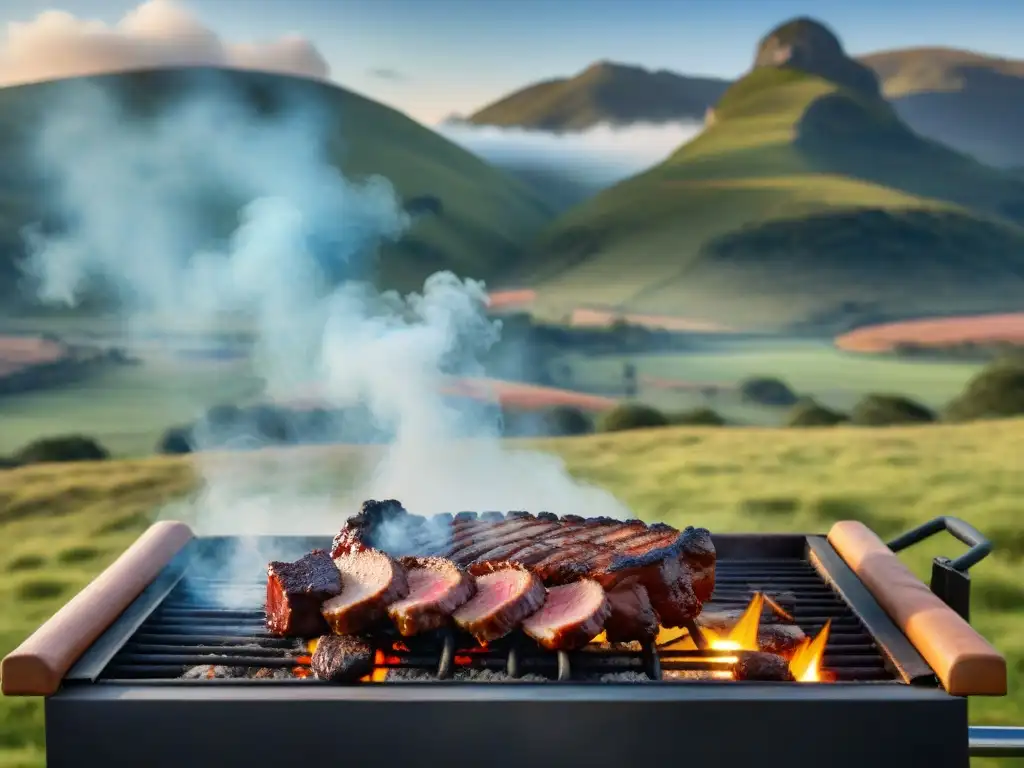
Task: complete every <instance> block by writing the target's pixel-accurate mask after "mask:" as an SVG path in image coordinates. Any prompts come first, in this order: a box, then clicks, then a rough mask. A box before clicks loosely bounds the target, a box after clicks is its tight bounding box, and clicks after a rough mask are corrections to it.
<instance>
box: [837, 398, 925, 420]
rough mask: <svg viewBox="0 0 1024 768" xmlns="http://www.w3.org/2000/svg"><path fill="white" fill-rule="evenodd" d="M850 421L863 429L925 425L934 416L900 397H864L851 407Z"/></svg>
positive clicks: (916, 404)
mask: <svg viewBox="0 0 1024 768" xmlns="http://www.w3.org/2000/svg"><path fill="white" fill-rule="evenodd" d="M850 421H851V423H853V424H857V425H858V426H863V427H887V426H892V425H896V424H927V423H929V422H932V421H935V414H934V413H933V412H932V411H931V410H929V409H928V408H926V407H925V406H923V405H921V404H920V403H915V402H914V401H913V400H911V399H910V398H907V397H903V396H902V395H866V396H865V397H863V398H862V399H861V400H860V402H858V403H857V404H856V405H855V406H854V407H853V411H852V412H851V413H850Z"/></svg>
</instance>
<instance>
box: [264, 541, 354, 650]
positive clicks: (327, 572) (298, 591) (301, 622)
mask: <svg viewBox="0 0 1024 768" xmlns="http://www.w3.org/2000/svg"><path fill="white" fill-rule="evenodd" d="M341 589H342V583H341V573H339V572H338V569H337V567H335V565H334V562H333V561H332V560H331V558H330V555H328V554H327V553H326V552H324V551H323V550H322V549H314V550H313V551H312V552H310V553H309V554H308V555H306V556H304V557H302V558H300V559H298V560H296V561H295V562H294V563H285V562H281V561H279V560H275V561H273V562H272V563H270V565H269V566H268V567H267V602H266V614H267V629H268V630H270V632H271V633H273V634H275V635H281V636H292V637H315V636H317V635H319V634H321V633H322V632H325V631H326V630H327V625H326V624H325V623H324V619H323V616H321V615H320V606H321V605H322V604H323V603H324V601H325V600H329V599H330V598H332V597H334V596H335V595H338V594H339V593H340V592H341Z"/></svg>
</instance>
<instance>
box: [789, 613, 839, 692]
mask: <svg viewBox="0 0 1024 768" xmlns="http://www.w3.org/2000/svg"><path fill="white" fill-rule="evenodd" d="M831 624H832V620H831V619H829V620H828V621H826V622H825V626H824V627H822V628H821V631H820V632H819V633H818V634H817V635H816V636H815V637H814V639H813V640H807V639H804V641H803V642H802V643H801V644H800V647H799V648H797V649H796V653H794V654H793V659H792V660H791V661H790V662H789V671H790V674H792V675H793V679H794V680H796V681H797V682H800V683H820V682H822V680H823V679H824V678H823V675H822V669H821V660H822V658H823V657H824V655H825V646H826V645H828V632H829V627H830V626H831Z"/></svg>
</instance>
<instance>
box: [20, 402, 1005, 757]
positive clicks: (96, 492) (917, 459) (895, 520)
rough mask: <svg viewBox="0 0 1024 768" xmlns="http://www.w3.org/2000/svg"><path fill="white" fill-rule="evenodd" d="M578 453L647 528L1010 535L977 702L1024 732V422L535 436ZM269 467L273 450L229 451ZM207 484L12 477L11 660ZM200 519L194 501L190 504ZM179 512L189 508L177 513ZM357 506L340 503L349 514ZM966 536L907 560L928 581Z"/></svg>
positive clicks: (997, 575) (93, 472)
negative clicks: (997, 670) (923, 526)
mask: <svg viewBox="0 0 1024 768" xmlns="http://www.w3.org/2000/svg"><path fill="white" fill-rule="evenodd" d="M520 445H527V446H530V447H534V448H541V449H543V450H546V451H551V452H555V453H557V454H559V455H560V456H562V457H564V459H565V461H566V463H567V466H568V468H569V470H570V471H571V472H572V473H573V474H574V475H575V476H577V477H578V478H580V479H583V480H586V481H589V482H593V483H595V484H598V485H601V486H603V487H606V488H608V489H610V490H611V491H613V492H614V493H616V494H617V495H619V496H620V497H621V498H622V499H623V500H624V501H625V502H626V503H628V504H629V505H630V506H631V507H632V509H633V510H635V512H636V513H637V514H638V515H639V516H641V517H643V518H644V519H646V520H650V521H654V520H663V521H667V522H669V523H673V524H677V525H683V524H698V525H705V526H708V527H709V528H711V529H712V530H717V531H805V532H807V531H810V532H825V531H827V530H828V528H829V526H830V525H831V524H832V523H833V522H834V521H836V520H841V519H858V520H862V521H864V522H865V523H867V524H868V525H870V526H871V527H872V528H873V529H874V530H875V531H876V532H878V533H879V534H880V535H882V536H883V537H885V536H890V535H893V534H895V533H898V532H900V531H902V530H904V529H906V528H908V527H910V526H912V525H913V524H914V523H916V522H921V521H924V520H925V519H929V518H931V517H933V516H935V515H940V514H955V515H958V516H960V517H962V518H964V519H966V520H968V521H970V522H971V523H973V524H975V525H976V526H977V527H978V528H980V529H981V530H982V531H983V532H985V533H986V534H988V535H989V536H991V537H992V538H993V539H994V541H995V542H996V552H995V554H993V555H992V556H990V557H989V558H988V559H987V560H986V561H985V562H984V563H982V564H981V565H979V566H977V567H976V568H975V569H974V570H973V571H972V581H973V603H972V622H973V623H974V625H975V626H976V627H977V628H978V629H979V630H980V631H981V632H982V633H983V634H984V635H985V636H986V637H988V638H989V639H990V640H991V641H992V642H993V643H994V644H995V645H996V646H997V647H998V648H999V649H1000V650H1001V651H1002V652H1003V653H1005V654H1006V655H1007V658H1008V659H1009V669H1010V676H1011V693H1010V695H1009V696H1008V697H1006V698H999V699H979V700H977V701H972V703H971V718H972V721H973V722H977V723H992V724H1019V723H1024V686H1022V678H1024V580H1022V579H1021V575H1022V569H1024V532H1022V527H1021V521H1020V509H1021V506H1022V504H1024V475H1022V474H1021V472H1020V460H1019V457H1020V456H1022V455H1024V421H1020V420H1013V421H1001V422H991V423H987V424H978V425H969V426H955V427H952V426H937V427H924V428H920V427H919V428H890V429H881V430H871V429H848V428H836V429H830V430H822V431H810V432H809V431H795V430H758V429H732V430H715V429H692V428H691V429H664V430H647V431H638V432H633V433H627V434H618V435H608V436H597V437H587V438H577V439H562V440H549V441H540V442H532V443H525V444H520ZM298 450H305V451H306V456H304V457H302V458H303V460H302V461H301V462H298V461H295V462H289V466H290V467H292V468H297V467H299V466H301V470H298V471H300V472H301V473H303V476H302V477H298V478H296V477H294V476H292V477H291V479H292V480H293V481H294V480H298V481H299V483H300V484H303V485H304V486H305V487H310V488H312V487H314V486H317V488H318V490H323V489H325V488H329V487H331V485H332V484H333V485H336V486H338V487H339V489H342V490H343V489H344V487H346V485H347V483H348V482H349V478H351V477H353V476H354V473H356V472H358V471H359V470H360V469H361V468H362V467H363V466H364V461H365V459H366V456H367V454H365V453H363V452H360V451H355V450H352V449H326V450H324V449H298ZM223 460H224V461H244V462H267V466H266V468H260V469H261V471H259V472H252V473H251V476H254V477H259V478H260V481H261V482H263V481H267V480H271V481H272V480H273V472H272V470H273V468H274V467H280V466H281V464H280V459H279V458H278V457H277V456H276V455H274V454H267V455H264V456H259V455H252V454H251V455H249V456H248V457H245V458H238V457H234V458H225V459H223ZM195 484H196V480H195V477H194V474H193V469H192V465H191V463H190V460H189V459H188V458H177V457H176V458H154V459H145V460H138V461H126V462H117V463H112V464H109V463H108V464H91V465H88V464H80V465H66V466H61V467H55V466H44V465H39V466H34V467H26V468H22V469H18V470H13V471H10V472H7V473H5V474H2V475H0V540H2V541H4V542H5V544H4V545H3V547H2V550H0V574H2V578H0V653H6V652H8V651H9V650H10V649H12V648H13V647H15V646H16V645H17V644H18V643H19V642H20V641H21V640H22V638H24V637H25V636H26V635H27V634H28V633H30V632H31V631H32V630H33V629H34V628H35V627H37V626H38V625H39V624H40V623H41V622H43V621H44V620H45V619H47V618H48V617H49V616H50V615H51V614H52V613H53V612H54V611H55V610H56V609H57V608H58V607H60V605H62V604H63V603H64V602H65V601H66V600H67V599H68V598H69V597H70V596H71V595H73V594H74V593H75V592H76V591H77V590H78V589H80V588H81V587H82V586H83V585H84V584H85V583H86V582H87V581H88V580H89V579H90V578H91V577H92V576H93V575H94V574H95V573H96V572H97V571H99V570H100V569H101V568H102V567H104V566H105V565H106V564H107V563H109V562H111V561H112V560H113V559H114V558H115V557H116V556H117V554H118V553H119V552H120V551H122V550H123V549H124V547H125V546H126V545H127V544H128V543H130V542H131V541H132V540H133V538H134V537H135V536H137V535H138V533H139V532H141V531H142V530H143V529H144V528H145V527H146V526H147V525H148V524H149V522H150V521H151V520H152V519H154V518H155V517H156V516H157V515H158V514H160V512H161V510H162V508H164V505H166V504H167V503H168V502H171V501H173V500H179V499H182V498H187V497H188V496H189V494H190V493H191V492H192V491H193V490H194V488H195ZM184 509H185V510H187V507H186V508H184ZM174 514H175V515H176V516H179V517H183V516H187V514H188V513H187V511H183V509H182V508H179V509H176V510H175V513H174ZM346 514H347V513H346V511H345V510H343V509H339V510H338V520H339V521H341V520H342V519H343V518H344V517H345V515H346ZM959 549H960V545H958V544H956V543H955V542H954V541H953V540H952V539H945V540H942V541H940V542H937V543H936V544H935V545H934V546H922V547H921V548H920V551H918V550H912V551H910V552H908V553H907V555H906V557H907V562H908V563H909V564H910V565H911V566H912V567H913V568H914V569H915V570H916V572H918V573H919V574H921V575H923V576H924V575H926V574H927V569H928V567H929V563H930V558H931V557H932V556H934V555H937V554H945V555H951V554H954V553H955V552H956V551H958V550H959ZM42 744H43V718H42V709H41V706H40V703H39V702H37V701H33V700H29V699H18V698H10V699H3V700H0V766H4V767H5V768H12V767H13V766H20V767H22V768H28V767H29V766H39V765H41V764H42V747H41V745H42Z"/></svg>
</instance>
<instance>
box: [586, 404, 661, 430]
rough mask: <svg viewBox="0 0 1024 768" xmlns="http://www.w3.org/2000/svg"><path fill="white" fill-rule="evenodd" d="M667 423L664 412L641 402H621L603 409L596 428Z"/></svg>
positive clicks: (639, 426)
mask: <svg viewBox="0 0 1024 768" xmlns="http://www.w3.org/2000/svg"><path fill="white" fill-rule="evenodd" d="M668 424H669V420H668V417H667V416H666V415H665V414H664V413H662V412H661V411H659V410H658V409H657V408H652V407H650V406H649V405H642V404H641V403H621V404H619V405H616V406H615V407H614V408H612V409H611V410H608V411H605V412H604V413H603V414H601V417H600V419H598V429H599V430H600V431H601V432H621V431H623V430H627V429H646V428H648V427H665V426H668Z"/></svg>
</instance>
